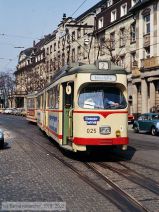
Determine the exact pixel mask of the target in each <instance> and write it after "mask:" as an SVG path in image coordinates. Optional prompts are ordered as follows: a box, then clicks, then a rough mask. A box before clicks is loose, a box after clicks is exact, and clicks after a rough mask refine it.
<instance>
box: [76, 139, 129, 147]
mask: <svg viewBox="0 0 159 212" xmlns="http://www.w3.org/2000/svg"><path fill="white" fill-rule="evenodd" d="M73 143H74V144H76V145H86V146H90V145H91V146H99V145H104V146H111V145H127V144H128V137H117V138H78V137H75V138H74V140H73Z"/></svg>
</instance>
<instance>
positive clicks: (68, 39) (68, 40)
mask: <svg viewBox="0 0 159 212" xmlns="http://www.w3.org/2000/svg"><path fill="white" fill-rule="evenodd" d="M67 43H68V44H69V43H70V35H67Z"/></svg>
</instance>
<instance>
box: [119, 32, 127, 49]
mask: <svg viewBox="0 0 159 212" xmlns="http://www.w3.org/2000/svg"><path fill="white" fill-rule="evenodd" d="M125 42H126V38H125V28H121V29H120V47H123V46H125Z"/></svg>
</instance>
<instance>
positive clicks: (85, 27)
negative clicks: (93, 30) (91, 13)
mask: <svg viewBox="0 0 159 212" xmlns="http://www.w3.org/2000/svg"><path fill="white" fill-rule="evenodd" d="M83 35H87V24H85V25H84V28H83Z"/></svg>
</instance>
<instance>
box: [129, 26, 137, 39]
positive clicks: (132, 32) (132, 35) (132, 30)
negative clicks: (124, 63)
mask: <svg viewBox="0 0 159 212" xmlns="http://www.w3.org/2000/svg"><path fill="white" fill-rule="evenodd" d="M135 41H136V23H133V24H131V25H130V42H135Z"/></svg>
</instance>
